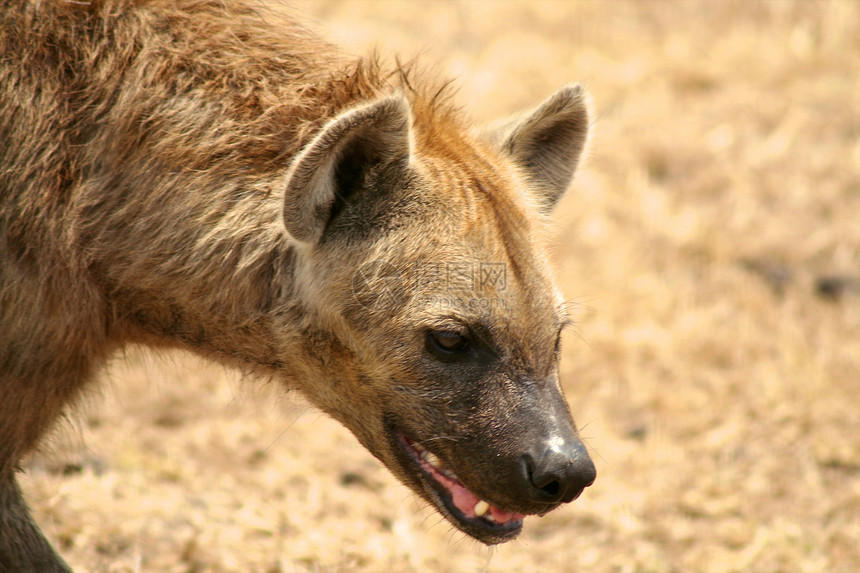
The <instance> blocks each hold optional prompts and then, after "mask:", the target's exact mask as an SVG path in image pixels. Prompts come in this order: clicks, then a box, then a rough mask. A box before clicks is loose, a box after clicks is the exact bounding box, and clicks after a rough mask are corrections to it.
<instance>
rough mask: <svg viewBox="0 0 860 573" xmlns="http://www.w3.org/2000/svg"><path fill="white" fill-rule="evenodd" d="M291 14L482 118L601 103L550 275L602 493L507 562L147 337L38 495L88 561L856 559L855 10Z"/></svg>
mask: <svg viewBox="0 0 860 573" xmlns="http://www.w3.org/2000/svg"><path fill="white" fill-rule="evenodd" d="M297 9H298V12H300V13H301V14H302V17H303V18H304V19H306V20H308V21H309V22H311V23H312V25H313V26H314V27H315V28H317V29H318V30H320V31H321V32H322V33H323V34H324V35H325V36H327V37H328V38H330V39H332V40H334V41H336V42H337V43H339V44H341V45H342V46H344V48H345V49H346V50H348V51H350V52H354V53H360V52H363V51H364V50H365V49H367V48H368V47H369V46H371V45H373V44H376V45H378V46H379V47H380V49H381V50H382V52H383V53H386V54H389V53H394V52H398V53H401V54H405V55H407V56H408V55H411V54H414V53H415V52H417V51H423V53H424V56H423V58H424V60H425V61H427V62H432V63H435V64H438V70H439V73H441V74H443V75H450V76H456V77H457V78H459V80H458V83H459V85H460V86H461V89H460V93H459V96H458V97H459V101H460V102H461V103H462V104H463V105H464V107H466V108H469V109H470V110H472V111H473V112H474V115H475V117H476V118H477V119H478V120H480V121H488V120H490V119H492V118H494V117H496V116H498V115H504V114H508V113H511V112H514V111H516V110H518V109H520V108H523V107H528V106H531V105H533V104H535V103H536V102H537V101H538V100H540V99H541V98H543V97H544V96H546V95H548V94H549V93H551V92H552V91H553V90H555V89H556V88H557V87H558V86H560V85H562V84H564V83H566V82H570V81H582V82H584V83H586V84H587V85H588V86H589V88H590V91H591V93H592V95H593V99H594V102H595V109H596V110H597V111H598V113H599V117H598V119H597V122H596V125H595V130H596V135H595V137H594V139H593V141H592V153H591V156H590V158H589V160H588V162H587V163H586V165H585V167H584V169H583V171H582V172H581V174H580V175H579V177H578V179H577V182H576V184H575V186H574V188H573V189H572V191H571V193H570V194H569V196H568V197H567V198H566V199H565V200H564V202H563V204H562V205H561V207H560V208H559V210H558V212H557V219H558V221H559V226H558V229H559V231H558V243H557V244H558V249H557V252H556V255H557V256H556V259H557V262H558V266H559V269H560V276H561V278H562V282H563V286H564V289H565V291H566V294H567V296H569V297H570V298H571V299H572V300H573V301H575V302H576V303H577V308H578V309H579V313H578V321H579V324H578V332H577V333H573V334H571V335H569V336H568V337H567V338H566V340H565V346H564V348H565V349H564V358H563V367H562V368H563V383H564V386H565V388H566V391H567V394H568V398H569V400H570V402H571V405H572V409H573V411H574V414H575V417H576V419H577V421H578V422H579V425H580V426H581V427H582V428H583V434H584V436H585V437H586V438H587V440H588V444H589V446H590V448H591V450H592V452H593V454H594V458H595V460H596V463H597V466H598V474H599V475H598V480H597V482H596V484H595V485H594V486H593V487H592V488H590V489H589V490H588V491H587V492H586V494H585V495H584V496H583V497H582V498H581V499H580V500H579V501H577V502H576V503H575V504H572V505H571V506H569V507H566V508H564V509H562V510H559V511H557V512H555V513H553V514H551V515H549V516H547V517H545V518H543V519H535V518H530V519H528V520H526V531H525V533H524V534H523V536H522V537H521V538H520V539H519V540H517V541H515V542H513V543H511V544H508V545H504V546H501V547H498V548H496V550H495V551H494V552H493V553H492V554H491V553H490V552H488V550H487V549H485V548H484V547H483V546H480V545H477V544H475V543H474V542H472V541H469V540H467V539H465V538H464V536H463V535H461V534H459V533H456V532H452V531H451V529H450V528H449V527H448V526H447V525H446V524H445V523H444V522H442V521H441V520H440V518H439V517H437V516H436V515H435V514H434V513H433V512H432V511H430V510H429V509H428V508H427V507H425V506H424V505H423V504H421V503H419V502H417V501H415V499H414V498H413V496H412V495H411V494H410V493H409V492H408V491H407V490H406V489H405V488H404V487H402V486H400V485H399V484H397V483H396V482H395V481H394V479H393V478H392V477H391V476H390V475H389V474H388V473H387V472H386V471H385V470H383V469H382V468H381V467H380V465H379V464H378V463H377V462H376V461H375V460H374V459H373V458H372V457H371V456H370V455H369V454H367V453H366V452H365V451H364V450H362V449H361V448H360V447H359V445H358V444H357V442H356V441H355V440H354V439H353V438H352V437H351V436H350V435H349V434H348V433H347V432H346V431H345V430H343V429H342V428H340V427H339V426H338V425H337V424H335V423H334V422H332V421H331V420H329V419H327V418H326V417H325V416H324V415H322V414H320V413H318V412H317V411H314V410H312V409H309V408H307V407H306V406H305V405H304V404H303V403H302V402H301V401H300V400H299V399H298V398H297V397H294V396H284V395H283V394H282V393H281V392H279V391H277V390H276V389H272V388H267V387H261V386H260V385H258V384H254V383H253V382H252V381H240V380H239V378H238V377H237V376H236V375H235V374H233V373H230V372H225V371H223V370H222V369H220V368H218V367H214V366H211V365H208V364H204V363H201V362H199V361H197V360H195V359H193V358H189V357H187V356H185V355H168V356H152V355H149V354H146V353H142V352H140V351H138V350H134V349H132V350H130V351H129V352H128V354H127V356H126V358H125V359H123V360H118V361H117V362H116V363H115V364H113V365H112V366H111V368H110V369H109V370H108V371H107V372H106V373H105V376H104V377H105V379H106V380H107V384H106V386H105V387H106V390H105V391H104V393H103V395H98V396H94V397H93V398H91V399H90V400H89V401H88V404H87V406H86V407H85V408H84V410H83V411H82V412H81V413H79V414H78V415H76V416H74V417H73V418H72V422H71V423H68V424H66V425H65V427H64V428H63V429H62V430H61V431H60V432H58V433H57V435H56V436H55V437H54V439H53V440H52V441H51V443H50V445H49V447H48V448H47V449H46V451H45V452H44V453H43V454H42V455H40V456H38V457H35V458H33V459H32V460H30V462H29V463H28V468H27V469H28V472H27V474H26V476H25V477H24V484H25V487H26V490H27V493H28V496H29V499H30V501H31V503H32V505H33V507H34V509H35V512H36V514H37V516H38V518H39V520H40V521H41V523H42V524H44V527H45V530H46V531H47V532H48V533H49V535H50V536H51V538H52V539H53V540H54V541H55V542H56V544H57V545H58V546H59V547H60V548H61V549H62V551H63V553H64V554H65V555H66V556H67V557H68V559H69V562H70V563H71V564H72V565H73V566H74V567H76V569H77V570H78V571H81V572H84V571H99V572H102V571H116V572H120V571H122V572H126V571H147V572H150V571H155V572H191V571H195V572H198V571H199V572H205V571H213V572H221V571H230V572H234V571H236V572H238V571H241V572H245V571H248V572H269V573H275V572H292V571H380V572H382V571H395V572H400V571H403V572H406V571H452V572H460V571H481V570H482V568H483V567H484V566H485V564H486V563H487V562H488V559H489V569H488V570H489V571H493V572H506V571H541V572H569V571H570V572H574V571H581V572H619V573H620V572H631V573H633V572H641V573H645V572H649V573H650V572H654V573H661V572H679V573H687V572H702V573H705V572H763V573H778V572H794V571H798V572H822V573H824V572H826V573H832V572H843V573H849V572H854V571H860V294H858V288H860V287H858V282H857V281H858V275H860V107H859V106H860V3H858V2H856V1H849V0H835V1H829V2H827V1H824V2H788V1H778V2H777V1H770V2H706V3H702V2H694V1H692V0H691V1H684V2H663V1H660V2H656V1H630V2H627V1H622V0H614V1H608V2H598V3H592V2H575V1H568V2H557V3H555V2H535V3H521V2H477V3H476V2H444V3H443V2H434V3H423V4H419V3H411V2H360V3H359V2H335V1H328V2H317V3H312V4H310V3H309V4H299V5H298V6H297Z"/></svg>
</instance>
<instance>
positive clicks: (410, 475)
mask: <svg viewBox="0 0 860 573" xmlns="http://www.w3.org/2000/svg"><path fill="white" fill-rule="evenodd" d="M0 30H2V34H0V395H2V402H0V569H2V570H3V571H40V572H43V571H65V570H66V568H65V566H64V565H63V564H62V561H61V559H60V558H59V557H57V556H56V555H55V554H54V552H53V551H52V549H51V548H50V546H49V544H48V543H47V542H46V541H45V540H44V538H43V537H42V535H41V534H40V533H39V530H38V528H37V527H36V525H35V524H34V523H33V522H32V520H31V518H30V516H29V514H28V512H27V509H26V506H25V504H24V502H23V499H22V497H21V493H20V490H19V488H18V486H17V484H16V481H15V477H14V473H15V471H16V469H17V464H18V463H19V461H20V459H21V457H22V456H23V455H25V454H26V453H27V452H28V451H30V450H32V449H33V448H34V447H35V446H36V444H37V442H38V440H39V439H40V438H41V437H42V436H43V435H44V434H45V433H46V432H47V430H48V429H49V428H50V426H51V425H52V423H53V422H54V421H55V420H56V419H57V417H58V416H60V415H61V413H62V412H63V411H64V410H65V409H66V408H68V407H69V405H70V404H72V403H73V401H74V398H75V396H77V395H78V394H80V392H81V390H82V388H83V387H84V386H85V384H86V382H87V380H88V379H89V378H90V377H91V375H92V373H93V370H94V369H95V368H97V367H98V365H99V364H100V363H102V362H103V361H104V360H105V358H106V357H107V356H109V355H110V354H111V353H112V352H114V351H115V350H117V349H119V348H122V347H123V346H124V345H128V344H132V343H143V344H148V345H152V346H157V347H180V348H185V349H187V350H190V351H192V352H196V353H198V354H202V355H204V356H208V357H210V358H212V359H214V360H218V361H220V362H222V363H225V364H228V365H232V366H235V367H238V368H242V369H244V370H248V371H253V372H256V373H259V374H261V375H264V376H269V377H273V378H277V379H279V380H282V381H283V382H284V383H285V384H288V385H290V386H292V387H294V388H297V389H299V390H300V391H302V392H303V393H304V394H305V395H307V396H308V397H309V398H310V399H311V400H312V401H313V402H314V403H316V404H317V405H319V406H320V407H321V408H322V409H324V410H325V411H327V412H329V413H331V414H332V415H333V416H334V417H335V418H337V419H338V420H340V421H341V422H342V423H344V424H345V425H346V426H347V427H349V428H350V429H351V430H352V431H353V432H354V433H355V435H356V436H357V437H358V439H359V440H360V441H361V442H362V443H363V444H364V445H365V446H366V447H368V448H369V449H370V450H371V452H373V453H374V455H376V456H377V457H378V458H379V459H380V460H382V461H383V462H384V463H385V464H386V465H387V466H388V467H389V468H390V469H391V470H392V471H393V472H394V473H395V474H397V475H398V476H399V477H400V478H401V479H402V480H403V481H404V482H405V483H407V484H409V485H410V486H412V487H413V488H414V489H415V490H416V492H418V493H419V494H420V495H422V496H424V497H425V498H426V499H427V500H428V501H430V502H431V503H433V504H435V505H436V506H437V508H438V509H439V510H440V511H441V512H442V513H443V514H444V515H445V516H446V517H447V518H448V519H449V520H450V521H451V522H452V523H453V524H454V525H456V526H457V527H459V528H461V529H462V530H463V531H466V532H467V533H469V534H470V535H473V536H474V537H476V538H478V539H480V540H482V541H485V542H487V543H498V542H501V541H505V540H507V539H510V538H511V537H513V536H514V535H516V533H518V531H519V530H520V527H521V519H522V517H523V516H524V515H525V514H542V513H545V512H546V511H549V510H550V509H552V508H553V507H555V506H556V505H558V504H559V503H562V502H566V501H570V500H572V499H574V498H575V497H576V496H577V495H579V492H581V491H582V489H583V487H585V486H587V485H588V484H589V483H591V481H592V480H593V479H594V469H593V466H592V465H591V462H590V460H589V459H588V456H587V454H586V453H585V451H584V449H583V447H582V445H581V443H580V442H579V440H578V438H577V436H576V431H575V429H574V427H573V424H572V421H571V420H570V416H569V413H568V411H567V407H566V405H565V404H564V401H563V398H562V397H561V393H560V389H559V387H558V382H557V377H556V369H557V359H558V356H557V354H558V350H557V341H558V334H559V329H560V328H561V326H562V325H563V323H564V322H565V317H564V315H563V311H562V309H561V307H560V305H559V302H560V301H559V298H558V295H557V293H556V290H555V287H554V286H553V285H552V280H551V276H550V274H549V272H548V270H547V265H546V263H545V260H544V257H543V255H542V250H543V242H542V239H541V236H542V231H541V229H542V227H543V222H542V216H543V214H544V213H546V212H548V211H549V210H550V209H551V207H552V205H553V204H554V203H555V201H556V200H557V199H558V197H559V196H560V195H561V193H562V192H563V191H564V188H565V187H566V186H567V184H568V182H569V181H570V178H571V177H572V175H573V171H574V169H575V166H576V162H577V160H578V158H579V155H580V153H581V151H582V148H583V146H584V142H585V136H586V133H587V129H588V118H587V113H586V109H585V105H584V103H583V96H582V92H581V90H580V89H579V88H578V87H570V88H565V89H563V90H561V91H560V92H559V93H557V94H556V95H555V96H553V97H552V98H550V99H549V100H547V102H546V103H545V104H544V105H543V106H541V107H540V108H538V109H537V110H536V111H534V112H533V113H532V114H530V115H528V116H525V119H523V120H522V121H512V122H508V123H507V124H505V125H502V126H501V127H499V128H498V129H496V130H495V131H493V132H492V133H490V134H488V135H487V137H486V138H476V137H473V136H472V135H470V130H469V129H468V128H467V126H465V125H464V124H463V123H462V120H461V118H460V117H459V115H458V114H457V113H456V112H454V111H453V110H452V109H451V108H450V107H449V106H448V105H447V104H446V103H444V98H443V97H440V96H439V94H440V93H441V92H440V90H438V89H431V88H424V87H416V86H418V85H419V82H417V80H416V78H415V77H410V76H409V74H407V73H406V72H403V70H402V69H400V68H395V69H393V70H391V71H383V70H382V68H381V66H380V64H379V63H378V61H377V59H376V58H373V57H371V58H367V59H359V60H348V59H343V58H341V57H340V56H339V54H338V52H337V51H336V50H335V49H334V48H333V47H331V46H329V45H327V44H325V43H324V42H322V41H320V40H319V39H317V38H316V37H314V36H313V35H312V34H310V33H308V32H307V31H305V30H304V29H303V28H301V27H300V26H298V25H296V24H295V23H293V22H291V21H288V20H284V19H282V18H278V17H276V16H275V15H274V14H271V13H269V12H268V11H266V10H265V9H264V8H263V7H261V6H257V5H255V4H250V3H249V4H245V3H239V2H221V1H208V0H188V1H183V2H173V1H166V0H165V1H158V0H154V1H151V2H131V1H123V0H117V1H104V2H92V3H89V4H84V3H71V2H61V1H56V2H45V1H42V2H35V1H33V2H6V3H5V4H4V5H3V6H2V8H0ZM380 269H382V270H380ZM493 273H494V274H493ZM491 279H492V280H491ZM478 500H486V504H487V506H488V507H489V509H484V510H483V511H481V507H482V506H481V505H480V504H477V505H476V503H477V502H478ZM473 506H475V507H476V508H478V510H477V511H474V510H473Z"/></svg>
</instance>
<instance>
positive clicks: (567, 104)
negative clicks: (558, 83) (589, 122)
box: [550, 84, 588, 113]
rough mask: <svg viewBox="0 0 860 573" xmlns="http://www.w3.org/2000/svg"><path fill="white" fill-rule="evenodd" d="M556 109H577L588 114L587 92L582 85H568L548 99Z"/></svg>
mask: <svg viewBox="0 0 860 573" xmlns="http://www.w3.org/2000/svg"><path fill="white" fill-rule="evenodd" d="M550 102H552V104H551V105H552V107H554V108H556V109H559V110H561V109H577V110H582V111H585V112H586V113H587V112H588V92H587V91H586V90H585V88H584V87H583V86H582V84H568V85H566V86H564V87H563V88H561V89H560V90H558V91H557V92H556V93H555V95H554V96H553V97H551V98H550Z"/></svg>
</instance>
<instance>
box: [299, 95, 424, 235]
mask: <svg viewBox="0 0 860 573" xmlns="http://www.w3.org/2000/svg"><path fill="white" fill-rule="evenodd" d="M410 123H411V114H410V109H409V103H408V102H407V101H406V100H405V99H404V98H402V97H389V98H385V99H381V100H378V101H375V102H373V103H369V104H367V105H364V106H361V107H358V108H354V109H351V110H348V111H345V112H343V113H341V114H340V115H338V116H337V117H335V118H334V119H333V120H331V121H330V122H329V123H328V124H327V125H326V126H325V127H323V129H322V131H320V133H319V134H317V136H316V137H314V139H313V140H312V141H311V142H310V143H308V144H307V145H306V146H305V148H304V149H303V150H302V151H301V152H300V153H299V154H298V156H297V157H296V158H295V159H294V160H293V164H292V165H291V166H290V168H289V170H288V172H287V175H286V192H285V195H284V213H283V217H284V226H285V227H286V229H287V232H289V234H290V235H291V236H292V237H293V238H294V239H296V240H297V241H301V242H303V243H311V244H312V243H316V242H317V241H318V240H319V238H320V237H321V236H322V234H323V231H325V228H326V226H327V225H328V223H329V221H331V219H332V218H333V217H334V216H335V215H336V214H337V212H338V211H339V210H340V209H341V208H342V207H343V205H344V203H345V202H346V201H347V200H348V199H349V196H350V194H351V193H352V192H353V191H355V190H356V188H357V186H358V185H360V184H361V182H362V179H363V176H364V174H366V173H367V171H368V170H369V169H371V168H373V167H374V166H380V165H385V164H390V163H391V162H404V164H405V163H406V162H408V160H409V150H410V143H409V141H410V135H409V130H410Z"/></svg>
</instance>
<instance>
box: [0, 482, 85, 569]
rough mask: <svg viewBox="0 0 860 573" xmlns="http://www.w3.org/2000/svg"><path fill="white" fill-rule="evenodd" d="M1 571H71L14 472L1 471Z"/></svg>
mask: <svg viewBox="0 0 860 573" xmlns="http://www.w3.org/2000/svg"><path fill="white" fill-rule="evenodd" d="M0 571H2V572H3V573H12V572H15V573H19V572H20V573H71V569H69V568H68V566H66V564H65V563H64V562H63V560H62V559H61V558H60V556H59V555H57V553H56V552H55V551H54V549H53V548H52V547H51V544H50V543H48V541H47V540H46V539H45V537H44V536H43V535H42V532H41V531H39V527H38V526H37V525H36V523H35V522H34V521H33V518H32V516H31V515H30V512H29V511H28V509H27V505H26V504H25V503H24V497H23V496H22V495H21V488H20V487H18V482H17V480H16V479H15V475H14V474H13V473H12V472H4V473H3V474H0Z"/></svg>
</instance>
